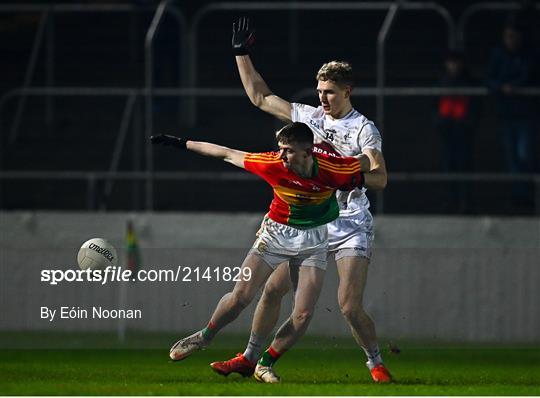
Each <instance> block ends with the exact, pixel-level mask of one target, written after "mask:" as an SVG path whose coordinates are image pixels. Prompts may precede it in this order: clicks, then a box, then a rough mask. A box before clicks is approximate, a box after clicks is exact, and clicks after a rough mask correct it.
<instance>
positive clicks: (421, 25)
mask: <svg viewBox="0 0 540 398" xmlns="http://www.w3.org/2000/svg"><path fill="white" fill-rule="evenodd" d="M82 3H84V4H90V3H92V4H108V3H111V2H107V1H96V2H82ZM118 3H122V2H115V4H118ZM123 3H128V2H123ZM208 3H210V2H205V1H198V2H189V1H176V2H173V3H172V4H173V5H175V6H176V7H177V8H178V9H180V10H181V11H182V12H183V13H184V14H185V16H186V17H187V21H188V24H189V23H191V22H192V20H193V16H194V15H195V14H196V12H197V11H198V10H200V9H201V8H202V7H204V6H205V5H206V4H208ZM246 3H249V2H246ZM297 3H301V2H297ZM437 3H438V4H440V5H442V6H444V7H446V8H447V9H448V10H449V11H450V12H451V14H452V16H453V17H454V19H455V20H456V21H457V19H458V17H459V16H460V15H461V14H462V13H463V11H464V10H465V8H466V7H467V6H468V5H470V4H472V3H474V2H471V1H438V2H437ZM25 4H29V3H25ZM32 4H49V2H34V3H32ZM128 4H134V5H136V6H137V10H136V11H135V12H129V13H97V12H90V13H56V14H54V28H53V31H54V38H53V43H54V45H53V49H52V50H51V53H52V54H53V57H54V60H55V62H54V71H53V73H52V76H53V78H52V81H51V82H52V85H53V86H56V87H122V88H129V87H135V88H142V87H144V38H145V34H146V32H147V30H148V27H149V24H150V21H151V18H152V15H153V12H154V11H155V7H156V6H157V2H151V1H147V2H145V1H139V2H131V3H128ZM240 15H248V16H250V17H251V18H252V19H253V20H254V21H255V24H256V29H257V42H256V45H255V48H254V50H253V53H252V59H253V61H254V63H255V65H256V67H257V69H258V70H259V71H260V73H261V75H262V76H263V77H264V78H265V80H266V82H267V83H268V85H269V86H270V87H271V89H272V90H273V91H274V92H275V93H276V94H278V95H279V96H281V97H283V98H285V99H288V100H293V97H294V96H295V94H296V93H298V92H299V91H300V90H301V89H312V90H313V95H312V96H311V97H306V98H303V99H302V102H306V103H308V104H311V105H316V104H317V97H316V92H315V85H316V82H315V79H314V76H315V73H316V71H317V70H318V68H319V67H320V66H321V65H322V63H324V62H326V61H329V60H332V59H343V60H348V61H350V62H352V64H353V67H354V72H355V80H356V90H357V92H361V90H362V88H363V87H374V86H375V85H376V39H377V34H378V31H379V28H380V26H381V24H382V22H383V19H384V16H385V12H384V11H248V12H243V11H218V12H214V13H211V14H209V15H208V16H206V17H204V18H203V19H202V20H201V23H200V25H199V30H198V33H199V36H198V41H197V46H196V53H197V54H198V58H197V59H198V68H197V82H196V86H197V87H199V88H233V89H241V83H240V79H239V76H238V72H237V70H236V64H235V61H234V57H233V56H232V55H231V51H230V40H231V37H230V32H231V24H232V21H233V20H235V18H237V17H238V16H240ZM507 17H508V13H507V12H502V11H484V12H480V13H478V14H476V15H475V16H474V17H473V18H472V19H471V20H470V23H469V25H468V27H467V29H466V35H465V38H466V40H465V42H464V52H465V55H466V60H467V63H468V64H469V66H470V70H471V73H472V75H473V76H474V77H475V78H476V79H477V81H478V85H480V86H482V85H483V79H484V76H485V71H486V67H487V63H488V60H489V56H490V52H491V49H492V48H493V47H494V46H495V45H497V44H498V43H499V42H500V37H501V28H502V25H503V23H504V21H505V20H506V18H507ZM38 23H39V13H36V12H26V13H21V12H11V13H0V33H1V34H0V48H1V49H2V50H1V53H2V56H1V58H2V62H0V76H2V77H3V78H2V79H0V95H4V94H6V93H7V92H9V91H10V90H12V89H14V88H17V87H21V86H23V83H24V78H25V73H26V72H27V65H28V61H29V57H30V53H31V49H32V44H33V40H34V37H35V33H36V29H37V26H38ZM180 33H181V32H180V31H179V30H178V27H177V25H176V23H175V20H174V19H173V18H172V17H170V16H168V15H167V16H165V18H164V19H163V23H162V25H161V27H160V30H159V32H158V35H157V38H156V41H155V47H154V59H155V73H154V82H155V86H156V87H161V88H163V87H172V88H178V87H185V86H186V81H185V80H183V79H185V75H184V73H185V70H183V69H182V68H183V65H184V62H185V60H186V57H189V56H190V54H189V53H186V51H181V52H180V54H179V53H178V49H179V48H180V42H179V34H180ZM447 50H448V47H447V36H446V28H445V25H444V24H443V21H442V19H441V18H440V16H438V15H437V14H435V13H433V12H429V11H409V10H404V11H401V12H400V14H399V15H398V17H397V20H396V22H395V25H394V26H393V28H392V31H391V33H390V35H389V38H388V41H387V47H386V85H387V86H392V87H413V86H420V87H432V86H436V85H437V83H438V81H439V80H440V76H441V73H442V65H443V57H444V55H445V53H446V52H447ZM37 56H38V58H37V62H36V69H35V73H34V74H33V76H32V79H31V82H30V86H31V87H41V86H46V85H47V73H48V72H47V68H46V66H47V49H46V45H45V42H44V43H42V45H41V46H40V50H39V52H38V54H37ZM435 100H436V98H435V97H427V96H420V97H412V96H409V97H387V98H386V107H385V125H384V130H383V131H382V134H383V139H384V141H383V151H384V155H385V158H386V162H387V167H388V170H389V173H390V175H389V184H388V187H387V189H386V190H385V193H384V206H378V207H377V210H376V212H377V211H379V212H380V211H381V210H383V211H384V212H386V213H418V214H419V213H456V212H458V213H463V214H508V215H518V214H534V213H535V212H537V211H538V206H539V205H536V207H535V203H534V194H535V191H534V190H533V186H532V183H527V190H528V191H529V192H530V194H531V200H530V201H529V202H526V203H515V202H514V201H513V199H512V197H511V194H510V193H509V192H510V191H511V190H512V187H513V185H512V184H511V183H509V182H501V181H487V180H486V181H485V182H468V183H466V184H467V186H468V190H469V191H470V192H471V195H470V197H469V198H468V202H467V206H466V207H465V208H460V209H457V208H455V206H454V204H453V203H452V202H451V201H450V199H449V197H450V196H451V191H452V190H453V189H455V184H452V183H449V182H447V181H421V182H406V181H402V180H400V179H397V180H396V181H393V180H392V175H393V173H408V172H421V173H439V172H441V170H442V168H441V139H440V136H439V134H438V132H437V131H436V130H435V128H434V125H433V121H434V116H435V112H436V106H435V104H436V102H435ZM188 101H189V99H187V98H185V97H183V98H182V99H178V98H172V97H171V98H157V99H156V100H155V102H154V105H153V107H152V111H153V115H154V131H155V132H167V133H174V134H177V135H183V136H186V137H191V138H194V139H199V140H208V141H211V142H216V143H220V144H223V145H228V146H232V147H235V148H238V149H243V150H247V151H263V150H269V149H272V148H274V146H275V143H274V142H273V131H274V130H275V129H276V128H277V127H279V122H276V121H275V120H274V119H273V118H272V117H270V116H268V115H266V114H264V113H263V112H262V111H260V110H258V109H256V108H255V107H254V106H252V105H251V103H250V102H249V100H248V99H247V97H246V96H243V97H214V98H211V97H201V98H199V99H197V101H196V103H197V109H198V113H197V119H196V120H195V123H194V125H191V124H190V123H188V122H187V120H186V118H184V117H183V115H184V114H183V113H182V109H183V108H182V107H183V106H185V105H186V103H187V102H188ZM479 101H480V102H481V107H480V108H481V110H480V116H479V120H478V127H477V129H475V131H474V134H473V135H471V137H470V139H469V140H468V142H465V143H464V145H470V146H472V148H473V153H474V164H473V170H472V172H478V173H497V174H499V173H501V174H502V173H504V172H505V170H504V169H503V162H502V156H503V151H504V148H502V147H501V145H500V142H499V140H498V136H497V131H496V129H497V117H496V115H495V111H494V101H493V99H492V98H491V97H489V96H488V97H480V99H479ZM17 104H18V98H16V99H13V100H10V101H8V102H7V103H6V106H5V107H4V108H3V109H2V110H1V112H2V113H1V115H0V117H1V119H0V129H1V140H2V157H1V167H2V170H3V171H20V170H27V171H41V172H42V171H71V170H76V171H107V170H109V168H110V164H111V159H112V154H113V151H114V147H115V142H116V138H117V136H118V131H119V127H120V122H121V118H122V114H123V112H124V106H125V104H126V98H125V97H122V96H119V97H95V96H94V97H82V96H79V97H55V98H54V100H53V101H52V104H53V117H52V118H51V117H47V114H46V109H47V103H46V100H45V98H44V97H43V96H35V97H28V98H27V99H26V102H25V104H24V108H23V113H22V117H21V123H20V125H19V128H18V135H17V138H16V139H15V140H13V141H11V140H9V138H8V135H9V132H10V129H11V126H12V123H13V120H14V116H15V115H16V111H17ZM353 105H354V106H355V108H356V109H358V110H359V111H360V112H361V113H363V114H365V115H366V116H367V117H368V118H370V119H373V120H374V119H375V117H376V115H375V98H374V97H371V96H357V97H354V98H353ZM539 109H540V108H539ZM144 134H145V132H144V108H143V99H142V97H138V99H137V101H136V104H135V108H134V114H133V118H132V119H131V122H130V127H129V130H128V135H127V140H126V142H125V143H124V145H123V147H122V155H121V157H120V163H119V166H118V170H119V171H130V172H131V171H143V170H145V167H146V166H145V163H144V154H145V152H144V151H145V146H146V145H148V141H147V140H146V138H145V137H144ZM539 141H540V140H538V137H536V143H535V148H536V150H535V153H540V146H539ZM536 161H537V162H538V159H536ZM536 167H537V168H536V170H538V165H537V166H536ZM154 169H155V171H185V172H199V171H210V172H213V171H226V172H238V173H243V172H241V171H237V170H236V169H234V167H232V166H230V165H227V164H224V163H222V162H219V161H215V160H210V159H205V158H202V157H199V156H197V155H193V154H189V153H178V152H174V151H171V150H168V149H161V148H158V149H156V150H155V151H154ZM1 188H2V190H1V194H2V196H1V206H2V208H4V209H83V210H84V209H87V208H88V205H89V203H91V204H90V205H91V207H92V208H101V209H104V210H142V209H144V208H145V197H144V185H143V182H141V181H138V182H133V181H128V180H119V181H116V182H115V183H114V185H113V186H112V191H111V194H110V195H109V196H106V195H105V182H104V181H103V180H100V179H98V180H97V181H96V185H95V191H94V193H93V194H92V198H91V199H90V200H89V199H88V193H87V189H88V183H87V181H86V180H81V179H78V180H77V179H69V180H68V179H63V178H60V179H50V178H44V179H43V178H34V179H2V180H1ZM154 188H155V195H154V209H155V210H181V211H196V210H212V211H264V210H265V208H266V206H267V204H268V201H269V200H270V198H271V190H270V188H269V187H267V186H265V184H264V183H262V182H260V181H257V180H255V179H253V180H249V179H248V180H245V181H223V180H220V179H219V178H217V177H216V178H215V179H214V178H210V179H207V180H200V179H197V178H194V179H192V180H181V181H178V180H160V179H157V180H156V181H155V184H154ZM370 197H371V199H372V200H373V201H377V198H375V197H374V195H373V194H372V193H370ZM378 200H380V198H378Z"/></svg>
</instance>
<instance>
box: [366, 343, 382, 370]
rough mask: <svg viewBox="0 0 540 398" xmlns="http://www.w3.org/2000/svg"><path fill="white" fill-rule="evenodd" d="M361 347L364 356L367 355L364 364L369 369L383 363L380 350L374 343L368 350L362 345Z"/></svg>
mask: <svg viewBox="0 0 540 398" xmlns="http://www.w3.org/2000/svg"><path fill="white" fill-rule="evenodd" d="M362 349H363V350H364V352H365V353H366V356H367V359H368V360H367V362H366V365H367V367H368V368H369V369H370V370H371V369H373V368H374V367H375V366H377V365H379V364H381V363H383V360H382V356H381V352H380V350H379V346H378V345H376V346H375V347H374V348H373V349H371V350H368V349H367V348H364V347H362Z"/></svg>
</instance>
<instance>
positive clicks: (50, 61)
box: [0, 0, 187, 142]
mask: <svg viewBox="0 0 540 398" xmlns="http://www.w3.org/2000/svg"><path fill="white" fill-rule="evenodd" d="M163 3H165V5H163ZM162 8H165V9H166V11H167V13H168V14H169V15H171V16H172V17H174V18H175V20H176V23H177V25H178V29H179V43H180V45H179V47H178V59H179V60H180V61H182V60H185V57H182V53H184V54H185V52H186V45H187V42H186V37H187V34H186V32H187V20H186V17H185V16H184V14H183V13H182V11H180V10H179V9H178V8H177V7H174V6H172V5H171V4H170V0H165V1H162V2H161V3H160V5H159V6H158V8H157V11H156V12H161V11H160V10H161V9H162ZM153 11H154V7H152V6H136V5H131V4H114V3H113V4H77V3H74V4H58V3H53V4H0V13H19V12H21V13H36V12H38V13H41V16H40V21H39V24H38V29H37V31H36V35H35V36H34V40H33V44H32V50H31V53H30V58H29V61H28V65H27V67H26V72H25V77H24V81H23V85H22V87H23V88H29V87H30V83H31V81H32V79H33V76H34V71H35V68H36V63H37V58H38V57H37V55H38V53H39V50H40V48H41V46H42V42H43V36H44V33H45V31H46V30H47V31H48V32H49V34H48V35H47V38H46V40H45V41H46V49H47V51H46V54H47V56H46V70H45V75H46V86H48V87H50V86H52V84H53V80H54V67H55V62H54V55H53V54H54V51H53V45H54V34H53V32H54V30H53V29H54V22H53V21H54V15H55V14H57V13H89V12H103V13H110V12H119V13H134V12H153ZM161 17H162V15H161V14H160V19H161ZM153 22H154V21H153ZM149 29H152V25H151V26H150V28H149ZM152 45H153V35H152V40H151V42H150V43H147V42H145V58H146V59H145V65H146V66H147V65H148V64H150V65H151V67H150V68H151V72H152V70H153V69H152V68H153V64H152V60H151V59H150V60H148V57H151V55H152V54H151V47H152ZM179 68H180V71H179V76H180V84H181V85H186V81H187V79H186V75H187V68H186V67H185V62H184V64H182V62H180V63H179ZM145 72H146V71H145ZM147 73H148V72H146V75H145V76H146V77H147V76H148V74H147ZM25 101H26V97H24V96H23V97H21V100H20V101H19V104H18V106H17V110H16V113H15V117H14V119H13V122H12V125H11V129H10V134H9V139H10V142H13V141H15V140H16V139H17V133H18V129H19V126H20V121H21V117H22V113H23V110H24V106H25ZM46 109H47V120H48V121H50V120H52V115H51V113H52V106H51V103H50V101H49V100H48V101H47V108H46Z"/></svg>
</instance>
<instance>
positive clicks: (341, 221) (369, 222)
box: [326, 210, 373, 260]
mask: <svg viewBox="0 0 540 398" xmlns="http://www.w3.org/2000/svg"><path fill="white" fill-rule="evenodd" d="M326 225H327V228H328V242H329V245H328V251H329V252H332V253H334V256H335V259H336V260H339V259H340V258H343V257H366V258H367V259H370V258H371V250H372V246H373V217H372V216H371V213H370V212H369V211H367V210H366V211H364V212H362V213H360V214H358V215H354V216H347V217H339V218H338V219H336V220H334V221H332V222H330V223H328V224H326Z"/></svg>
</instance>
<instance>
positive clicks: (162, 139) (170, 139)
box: [150, 134, 187, 149]
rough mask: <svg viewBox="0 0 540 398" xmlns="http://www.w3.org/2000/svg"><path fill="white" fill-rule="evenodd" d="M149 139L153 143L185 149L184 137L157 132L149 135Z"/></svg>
mask: <svg viewBox="0 0 540 398" xmlns="http://www.w3.org/2000/svg"><path fill="white" fill-rule="evenodd" d="M150 141H152V144H154V145H156V144H157V145H165V146H173V147H175V148H179V149H186V142H187V140H185V139H184V138H180V137H175V136H174V135H167V134H159V135H153V136H151V137H150Z"/></svg>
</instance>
